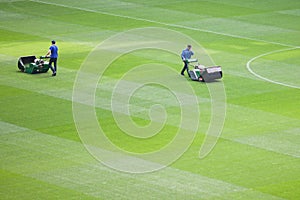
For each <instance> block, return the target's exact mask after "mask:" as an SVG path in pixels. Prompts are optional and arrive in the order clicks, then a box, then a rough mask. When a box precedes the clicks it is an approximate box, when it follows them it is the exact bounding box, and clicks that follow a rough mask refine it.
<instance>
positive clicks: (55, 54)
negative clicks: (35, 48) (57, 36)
mask: <svg viewBox="0 0 300 200" xmlns="http://www.w3.org/2000/svg"><path fill="white" fill-rule="evenodd" d="M49 49H50V51H51V55H50V58H57V57H58V47H57V46H56V45H52V46H50V48H49Z"/></svg>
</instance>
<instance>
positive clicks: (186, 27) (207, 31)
mask: <svg viewBox="0 0 300 200" xmlns="http://www.w3.org/2000/svg"><path fill="white" fill-rule="evenodd" d="M30 1H32V2H37V3H42V4H48V5H55V6H59V7H65V8H70V9H76V10H82V11H86V12H92V13H101V14H105V15H111V16H114V17H121V18H127V19H133V20H136V21H144V22H150V23H154V24H159V25H164V26H168V27H173V28H182V29H188V30H193V31H200V32H206V33H213V34H217V35H222V36H228V37H233V38H238V39H244V40H251V41H257V42H264V43H268V44H275V45H280V46H286V47H297V45H291V44H284V43H280V42H274V41H267V40H263V39H256V38H252V37H246V36H240V35H235V34H229V33H223V32H218V31H212V30H206V29H200V28H193V27H189V26H185V25H180V24H171V23H164V22H160V21H155V20H151V19H144V18H139V17H131V16H126V15H120V14H116V13H110V12H105V11H98V10H94V9H90V8H83V7H76V6H72V5H65V4H59V3H52V2H45V1H39V0H30Z"/></svg>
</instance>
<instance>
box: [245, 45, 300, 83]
mask: <svg viewBox="0 0 300 200" xmlns="http://www.w3.org/2000/svg"><path fill="white" fill-rule="evenodd" d="M295 49H299V47H294V48H288V49H280V50H275V51H271V52H267V53H264V54H261V55H258V56H256V57H254V58H252V59H250V60H249V61H248V62H247V65H246V66H247V70H248V71H249V72H250V73H251V74H253V75H254V76H256V77H257V78H260V79H262V80H265V81H267V82H270V83H274V84H278V85H283V86H286V87H290V88H296V89H300V87H299V86H295V85H289V84H286V83H281V82H278V81H273V80H271V79H268V78H265V77H263V76H261V75H259V74H257V73H255V72H254V71H253V70H252V69H251V67H250V65H251V63H252V62H253V61H254V60H256V59H258V58H261V57H263V56H267V55H270V54H273V53H278V52H283V51H290V50H295Z"/></svg>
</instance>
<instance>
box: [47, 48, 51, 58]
mask: <svg viewBox="0 0 300 200" xmlns="http://www.w3.org/2000/svg"><path fill="white" fill-rule="evenodd" d="M48 56H51V50H50V49H49V51H48V52H47V54H46V57H48Z"/></svg>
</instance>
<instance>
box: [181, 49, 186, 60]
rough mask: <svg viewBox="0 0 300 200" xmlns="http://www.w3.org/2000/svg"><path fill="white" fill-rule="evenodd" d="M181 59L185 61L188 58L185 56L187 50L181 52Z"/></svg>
mask: <svg viewBox="0 0 300 200" xmlns="http://www.w3.org/2000/svg"><path fill="white" fill-rule="evenodd" d="M181 59H182V60H183V61H185V60H186V58H185V52H184V50H183V51H182V53H181Z"/></svg>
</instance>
